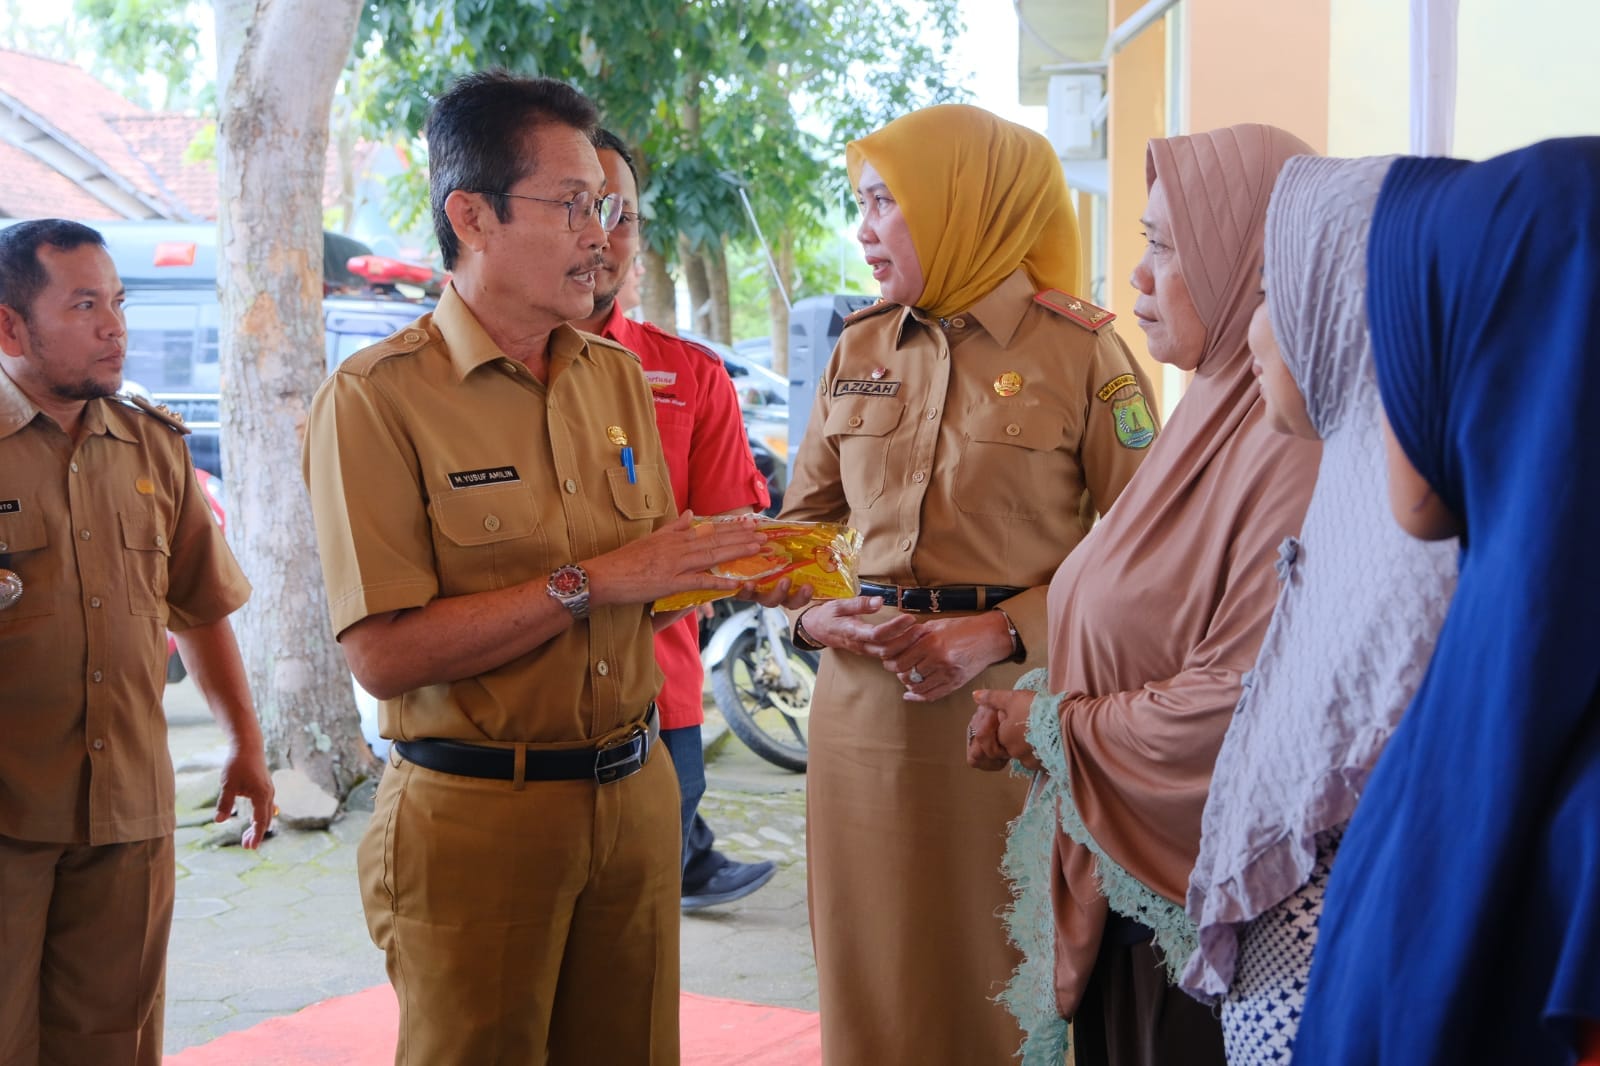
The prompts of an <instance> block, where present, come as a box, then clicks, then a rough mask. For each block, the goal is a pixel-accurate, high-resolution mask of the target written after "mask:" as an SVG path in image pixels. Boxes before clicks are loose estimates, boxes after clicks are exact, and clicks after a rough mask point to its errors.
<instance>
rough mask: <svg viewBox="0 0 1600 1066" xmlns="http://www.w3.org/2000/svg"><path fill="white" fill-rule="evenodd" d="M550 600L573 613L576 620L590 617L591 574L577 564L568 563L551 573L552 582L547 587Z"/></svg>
mask: <svg viewBox="0 0 1600 1066" xmlns="http://www.w3.org/2000/svg"><path fill="white" fill-rule="evenodd" d="M545 591H547V592H549V593H550V598H551V599H553V600H555V601H556V602H557V603H559V604H560V605H561V606H563V607H565V608H566V609H567V610H569V611H571V612H572V617H574V618H588V617H589V572H588V571H587V570H585V569H584V568H583V567H581V566H579V565H578V564H577V563H568V564H567V565H566V566H558V567H556V568H555V569H554V570H552V571H550V581H549V583H548V584H546V585H545Z"/></svg>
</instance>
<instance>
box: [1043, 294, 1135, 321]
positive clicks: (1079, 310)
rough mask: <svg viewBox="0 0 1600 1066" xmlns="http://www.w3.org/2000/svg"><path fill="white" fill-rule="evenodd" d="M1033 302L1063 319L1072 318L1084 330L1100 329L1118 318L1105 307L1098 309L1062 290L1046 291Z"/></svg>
mask: <svg viewBox="0 0 1600 1066" xmlns="http://www.w3.org/2000/svg"><path fill="white" fill-rule="evenodd" d="M1033 300H1034V302H1035V303H1040V304H1043V305H1044V306H1046V307H1048V308H1049V309H1050V310H1052V311H1054V312H1055V313H1056V314H1058V315H1061V316H1062V317H1063V318H1070V319H1071V320H1072V321H1074V322H1076V323H1077V324H1078V325H1080V326H1082V327H1083V328H1084V329H1091V330H1093V329H1099V328H1100V327H1101V326H1103V325H1105V324H1106V323H1108V322H1110V321H1112V320H1113V319H1115V318H1116V317H1117V316H1116V315H1115V314H1113V313H1112V312H1110V311H1107V310H1106V309H1105V308H1104V307H1096V306H1095V305H1094V304H1092V303H1090V302H1089V301H1088V300H1080V299H1079V298H1078V297H1076V296H1073V295H1071V294H1070V293H1065V292H1062V291H1061V290H1060V289H1045V290H1044V291H1043V292H1038V293H1035V294H1034V296H1033Z"/></svg>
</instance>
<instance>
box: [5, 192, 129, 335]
mask: <svg viewBox="0 0 1600 1066" xmlns="http://www.w3.org/2000/svg"><path fill="white" fill-rule="evenodd" d="M46 244H48V245H49V246H50V247H52V248H59V249H61V250H62V251H63V252H70V251H72V250H73V249H74V248H82V247H83V246H84V245H86V244H91V245H94V246H95V247H96V248H104V247H105V246H106V239H105V238H104V237H102V236H101V235H100V231H99V230H93V229H90V228H89V227H88V226H85V225H83V224H82V223H81V222H68V221H67V220H66V219H64V218H36V219H33V220H31V221H29V222H19V223H17V224H16V225H15V226H7V227H6V228H5V229H0V304H5V305H6V306H7V307H9V308H11V309H12V310H14V311H16V313H17V314H19V315H21V316H22V320H23V321H24V322H26V321H27V320H28V316H29V314H30V313H31V312H32V311H33V301H34V299H35V298H37V297H38V295H39V293H40V291H41V290H43V289H44V287H45V286H46V285H48V284H49V283H50V275H49V274H48V273H47V272H46V271H45V269H44V264H43V263H41V262H39V249H40V247H42V246H43V245H46Z"/></svg>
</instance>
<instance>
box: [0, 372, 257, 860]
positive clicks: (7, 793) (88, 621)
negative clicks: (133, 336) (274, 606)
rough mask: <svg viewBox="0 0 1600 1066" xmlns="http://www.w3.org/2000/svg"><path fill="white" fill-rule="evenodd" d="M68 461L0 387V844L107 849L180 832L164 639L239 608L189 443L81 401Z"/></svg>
mask: <svg viewBox="0 0 1600 1066" xmlns="http://www.w3.org/2000/svg"><path fill="white" fill-rule="evenodd" d="M83 430H84V432H83V438H82V440H81V441H79V442H78V444H77V445H76V446H74V444H73V443H72V440H71V439H70V438H69V437H68V436H67V435H66V434H65V433H64V432H62V430H61V427H60V426H58V425H57V424H56V423H55V421H54V420H52V419H51V418H50V417H49V416H47V415H45V414H43V413H41V412H40V411H39V409H38V408H37V407H36V406H34V404H33V401H31V400H29V399H28V398H27V396H25V395H24V394H23V393H22V391H21V390H20V389H19V388H17V386H16V384H15V383H14V382H13V381H12V380H11V379H10V378H9V377H7V376H6V374H5V373H4V372H0V565H4V566H8V567H9V568H10V569H12V570H14V571H16V572H17V573H18V574H19V575H20V576H21V577H22V580H23V584H24V589H23V594H22V599H21V600H19V601H18V602H17V603H15V604H14V605H12V606H11V607H9V608H7V609H5V610H3V611H0V664H3V665H0V835H3V836H8V837H12V838H14V839H18V840H35V841H48V842H53V843H80V844H81V843H89V844H113V843H123V842H127V841H134V840H147V839H149V838H151V837H158V836H164V835H166V834H168V833H171V832H172V831H173V829H174V822H175V818H174V814H173V777H172V760H171V757H170V756H169V755H168V754H167V720H166V715H165V714H164V712H163V711H162V707H161V693H162V689H163V687H164V686H165V684H166V666H167V635H166V631H167V629H168V628H171V629H176V630H182V629H185V628H188V627H190V626H195V625H204V624H207V623H210V622H215V621H217V620H219V619H222V618H225V617H227V616H228V615H229V614H231V613H232V612H233V611H235V610H237V609H238V608H239V606H240V605H241V604H243V603H244V602H245V600H246V599H248V598H249V596H250V584H249V582H248V581H246V580H245V576H244V573H243V572H242V571H241V570H240V569H239V565H238V563H236V562H235V561H234V558H233V553H232V552H230V551H229V550H228V546H227V544H226V543H225V542H224V541H223V539H222V531H221V530H220V529H219V528H218V527H217V522H216V519H215V518H213V517H212V515H211V511H210V509H209V507H208V506H207V505H206V502H205V499H204V497H203V496H202V495H201V489H200V485H199V483H198V482H196V480H195V476H194V465H193V462H192V460H191V459H190V458H189V449H188V448H187V447H185V446H184V443H183V437H182V436H181V435H180V434H179V433H177V432H175V431H174V430H173V429H172V427H170V426H168V425H166V424H164V423H163V422H162V421H161V420H160V419H159V418H156V417H154V416H151V415H147V414H145V413H144V412H142V411H139V410H137V409H135V408H132V407H128V406H126V405H124V404H123V403H121V402H120V401H117V400H110V399H102V400H91V401H90V402H89V404H88V405H87V406H86V407H85V409H84V415H83Z"/></svg>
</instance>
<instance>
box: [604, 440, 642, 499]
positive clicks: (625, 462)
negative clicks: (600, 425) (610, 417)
mask: <svg viewBox="0 0 1600 1066" xmlns="http://www.w3.org/2000/svg"><path fill="white" fill-rule="evenodd" d="M606 437H607V439H609V440H610V441H611V443H612V444H615V445H616V446H617V447H619V448H621V449H622V469H624V470H626V471H627V472H628V484H630V485H637V484H638V483H639V475H638V473H637V471H635V470H634V466H633V447H632V446H631V445H629V444H628V434H627V433H626V432H625V431H624V430H623V428H622V427H621V426H607V427H606Z"/></svg>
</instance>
